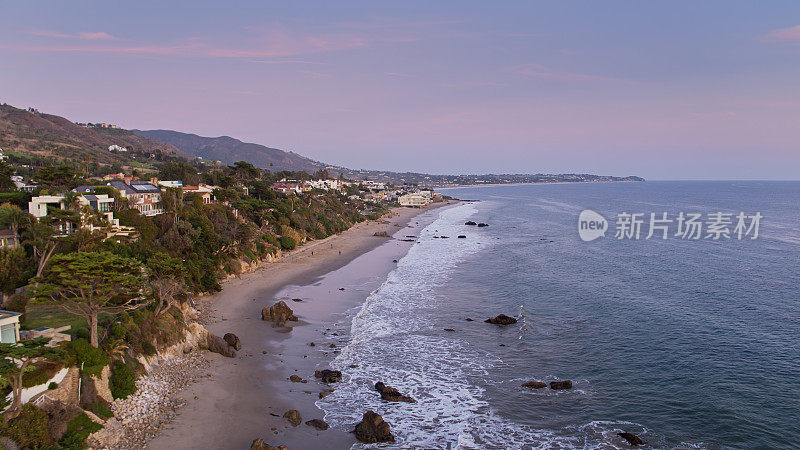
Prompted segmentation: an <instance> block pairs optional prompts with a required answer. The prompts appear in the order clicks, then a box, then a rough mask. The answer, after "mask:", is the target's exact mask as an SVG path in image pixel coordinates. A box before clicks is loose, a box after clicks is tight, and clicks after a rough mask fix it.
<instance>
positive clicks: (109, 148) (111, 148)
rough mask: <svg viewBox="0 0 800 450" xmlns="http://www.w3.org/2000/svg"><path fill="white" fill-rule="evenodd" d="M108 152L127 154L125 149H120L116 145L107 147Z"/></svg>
mask: <svg viewBox="0 0 800 450" xmlns="http://www.w3.org/2000/svg"><path fill="white" fill-rule="evenodd" d="M108 151H110V152H127V151H128V149H127V148H125V147H120V146H119V145H117V144H114V145H109V146H108Z"/></svg>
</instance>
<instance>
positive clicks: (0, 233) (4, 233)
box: [0, 228, 14, 238]
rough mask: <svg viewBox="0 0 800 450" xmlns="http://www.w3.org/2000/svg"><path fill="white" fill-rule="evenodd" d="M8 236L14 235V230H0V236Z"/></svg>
mask: <svg viewBox="0 0 800 450" xmlns="http://www.w3.org/2000/svg"><path fill="white" fill-rule="evenodd" d="M10 237H14V231H13V230H12V229H11V228H6V229H5V230H0V238H10Z"/></svg>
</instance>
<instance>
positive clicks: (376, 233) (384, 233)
mask: <svg viewBox="0 0 800 450" xmlns="http://www.w3.org/2000/svg"><path fill="white" fill-rule="evenodd" d="M372 235H373V236H377V237H389V233H387V232H385V231H376V232H375V233H373V234H372Z"/></svg>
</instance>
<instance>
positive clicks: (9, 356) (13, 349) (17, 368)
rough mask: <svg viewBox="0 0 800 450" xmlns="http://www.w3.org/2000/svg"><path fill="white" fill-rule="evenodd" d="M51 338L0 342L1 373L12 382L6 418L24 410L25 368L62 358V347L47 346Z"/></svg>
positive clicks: (10, 417) (15, 415) (11, 417)
mask: <svg viewBox="0 0 800 450" xmlns="http://www.w3.org/2000/svg"><path fill="white" fill-rule="evenodd" d="M49 341H50V338H44V337H41V338H36V339H28V340H25V341H22V342H20V343H18V344H0V358H2V359H0V373H2V374H3V375H4V376H5V377H6V378H7V379H8V381H9V383H10V384H11V393H12V400H11V406H10V407H9V408H8V410H7V411H6V412H5V416H4V419H5V420H8V419H13V418H14V417H17V416H18V415H19V413H20V411H21V410H22V377H23V375H24V373H25V369H27V368H28V366H29V365H31V364H32V363H35V362H39V361H43V360H48V359H55V358H60V357H61V356H63V354H64V352H63V350H61V349H56V348H52V347H47V343H48V342H49Z"/></svg>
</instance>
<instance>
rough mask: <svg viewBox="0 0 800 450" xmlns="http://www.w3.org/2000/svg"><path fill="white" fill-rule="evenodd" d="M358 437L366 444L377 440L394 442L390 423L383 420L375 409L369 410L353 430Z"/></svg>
mask: <svg viewBox="0 0 800 450" xmlns="http://www.w3.org/2000/svg"><path fill="white" fill-rule="evenodd" d="M353 433H355V435H356V439H358V440H359V441H360V442H363V443H365V444H374V443H376V442H394V436H392V431H391V429H390V428H389V424H388V423H386V422H384V421H383V417H381V416H380V414H377V413H375V412H374V411H367V412H365V413H364V416H363V417H362V419H361V422H360V423H359V424H358V425H356V429H355V430H353Z"/></svg>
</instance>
